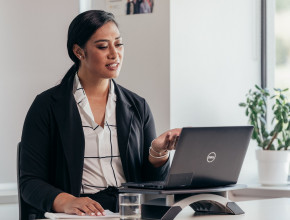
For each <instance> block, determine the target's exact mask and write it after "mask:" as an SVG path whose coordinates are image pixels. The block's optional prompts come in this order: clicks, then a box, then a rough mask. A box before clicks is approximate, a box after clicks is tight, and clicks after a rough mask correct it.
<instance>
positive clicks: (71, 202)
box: [53, 193, 105, 216]
mask: <svg viewBox="0 0 290 220" xmlns="http://www.w3.org/2000/svg"><path fill="white" fill-rule="evenodd" d="M53 209H54V211H55V212H63V213H67V214H76V215H81V216H84V215H90V216H95V215H96V216H101V215H105V210H104V209H103V207H102V206H101V205H100V203H98V202H96V201H94V200H92V199H91V198H89V197H79V198H78V197H75V196H73V195H71V194H68V193H60V194H58V195H57V197H56V198H55V200H54V202H53Z"/></svg>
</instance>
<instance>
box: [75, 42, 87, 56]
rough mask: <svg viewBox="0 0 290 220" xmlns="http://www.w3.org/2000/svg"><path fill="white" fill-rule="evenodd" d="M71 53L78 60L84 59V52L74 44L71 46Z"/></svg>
mask: <svg viewBox="0 0 290 220" xmlns="http://www.w3.org/2000/svg"><path fill="white" fill-rule="evenodd" d="M73 52H74V55H75V56H76V57H77V58H78V59H79V60H82V59H84V58H85V53H84V50H83V49H82V48H81V47H80V46H79V45H77V44H74V45H73Z"/></svg>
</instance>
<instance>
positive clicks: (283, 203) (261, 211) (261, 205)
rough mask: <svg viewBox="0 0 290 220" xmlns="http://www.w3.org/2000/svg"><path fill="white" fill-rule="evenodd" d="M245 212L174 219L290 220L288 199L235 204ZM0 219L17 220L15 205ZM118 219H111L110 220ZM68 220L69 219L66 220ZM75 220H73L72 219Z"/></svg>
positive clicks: (2, 210) (0, 210) (187, 213)
mask: <svg viewBox="0 0 290 220" xmlns="http://www.w3.org/2000/svg"><path fill="white" fill-rule="evenodd" d="M237 204H238V205H239V206H240V207H241V208H242V209H243V210H244V211H245V214H243V215H236V216H234V215H227V216H225V215H212V216H209V215H207V216H194V212H193V210H192V209H191V208H190V207H186V208H185V209H184V210H183V211H182V212H181V213H179V215H178V216H177V217H176V218H175V219H176V220H181V219H182V220H189V219H191V220H192V219H195V220H260V219H261V220H273V219H279V220H289V219H290V198H279V199H265V200H256V201H244V202H237ZM0 218H1V219H5V220H18V205H17V204H2V205H0ZM113 219H114V220H117V219H119V218H112V219H111V220H113ZM67 220H69V219H67ZM74 220H75V219H74Z"/></svg>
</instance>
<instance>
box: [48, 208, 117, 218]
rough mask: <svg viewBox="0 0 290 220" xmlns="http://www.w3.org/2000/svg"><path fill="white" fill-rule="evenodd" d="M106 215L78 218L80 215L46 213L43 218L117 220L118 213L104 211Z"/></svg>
mask: <svg viewBox="0 0 290 220" xmlns="http://www.w3.org/2000/svg"><path fill="white" fill-rule="evenodd" d="M105 213H106V215H104V216H103V215H101V216H89V215H85V216H80V215H69V214H65V213H52V212H46V213H45V214H44V216H45V217H46V218H49V219H53V220H54V219H103V218H119V217H120V215H119V213H114V212H111V211H110V210H105Z"/></svg>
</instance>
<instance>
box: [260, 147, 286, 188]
mask: <svg viewBox="0 0 290 220" xmlns="http://www.w3.org/2000/svg"><path fill="white" fill-rule="evenodd" d="M256 158H257V160H258V172H259V179H260V183H261V184H262V185H286V184H288V173H289V163H290V151H283V150H282V151H272V150H262V149H258V150H256Z"/></svg>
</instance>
